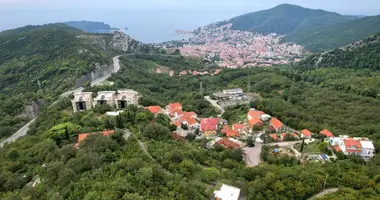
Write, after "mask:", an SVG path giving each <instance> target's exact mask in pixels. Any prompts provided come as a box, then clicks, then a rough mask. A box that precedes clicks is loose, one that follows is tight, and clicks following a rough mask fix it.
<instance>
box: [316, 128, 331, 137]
mask: <svg viewBox="0 0 380 200" xmlns="http://www.w3.org/2000/svg"><path fill="white" fill-rule="evenodd" d="M319 133H320V134H322V135H325V136H326V137H334V135H333V134H332V133H331V132H330V131H329V130H327V129H324V130H322V131H321V132H319Z"/></svg>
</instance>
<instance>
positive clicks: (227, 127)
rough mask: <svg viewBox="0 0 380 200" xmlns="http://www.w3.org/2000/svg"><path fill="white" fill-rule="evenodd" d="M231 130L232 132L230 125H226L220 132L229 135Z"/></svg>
mask: <svg viewBox="0 0 380 200" xmlns="http://www.w3.org/2000/svg"><path fill="white" fill-rule="evenodd" d="M230 130H231V128H230V127H229V126H228V125H225V126H223V128H222V130H220V132H222V133H227V132H228V131H230Z"/></svg>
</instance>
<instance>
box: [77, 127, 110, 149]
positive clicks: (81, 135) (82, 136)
mask: <svg viewBox="0 0 380 200" xmlns="http://www.w3.org/2000/svg"><path fill="white" fill-rule="evenodd" d="M114 133H115V130H104V131H100V132H91V133H81V134H79V135H78V141H77V143H76V144H75V145H74V147H75V148H77V147H78V146H79V143H81V142H82V141H83V140H84V139H86V138H87V137H88V136H89V135H92V134H102V135H103V136H109V135H112V134H114Z"/></svg>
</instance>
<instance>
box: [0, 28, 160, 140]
mask: <svg viewBox="0 0 380 200" xmlns="http://www.w3.org/2000/svg"><path fill="white" fill-rule="evenodd" d="M153 51H154V48H153V47H151V46H148V45H144V44H142V43H140V42H138V41H135V40H133V39H132V38H130V37H129V36H127V35H125V34H123V33H119V32H116V33H114V34H96V35H93V34H88V33H84V32H82V31H80V30H78V29H75V28H71V27H69V26H67V25H65V24H48V25H44V26H26V27H22V28H18V29H13V30H8V31H4V32H1V33H0V101H1V102H2V104H1V105H0V138H2V137H4V136H7V135H10V134H12V133H13V132H14V131H15V130H16V129H17V128H19V127H20V126H21V125H22V124H23V123H24V122H26V121H28V120H29V119H30V118H33V117H34V115H35V113H37V112H38V109H39V108H40V107H41V106H44V105H48V104H49V102H51V101H52V100H53V99H55V98H56V97H57V95H58V94H61V93H63V92H64V91H66V90H68V89H70V88H73V87H74V86H75V87H79V86H81V83H84V82H85V81H89V80H91V72H94V71H95V72H97V73H95V74H101V72H102V71H104V70H109V69H111V68H112V56H115V55H117V54H123V53H133V52H153ZM79 78H81V81H77V80H78V79H79ZM25 108H26V109H25Z"/></svg>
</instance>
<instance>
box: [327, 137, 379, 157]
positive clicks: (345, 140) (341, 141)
mask: <svg viewBox="0 0 380 200" xmlns="http://www.w3.org/2000/svg"><path fill="white" fill-rule="evenodd" d="M330 144H331V146H332V147H333V148H334V150H335V151H337V152H342V153H344V154H345V155H350V156H361V157H362V158H364V159H370V158H372V157H373V156H374V155H375V147H374V145H373V143H372V141H371V140H369V139H368V138H360V137H354V138H350V137H348V136H347V135H340V136H339V137H331V138H330Z"/></svg>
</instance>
